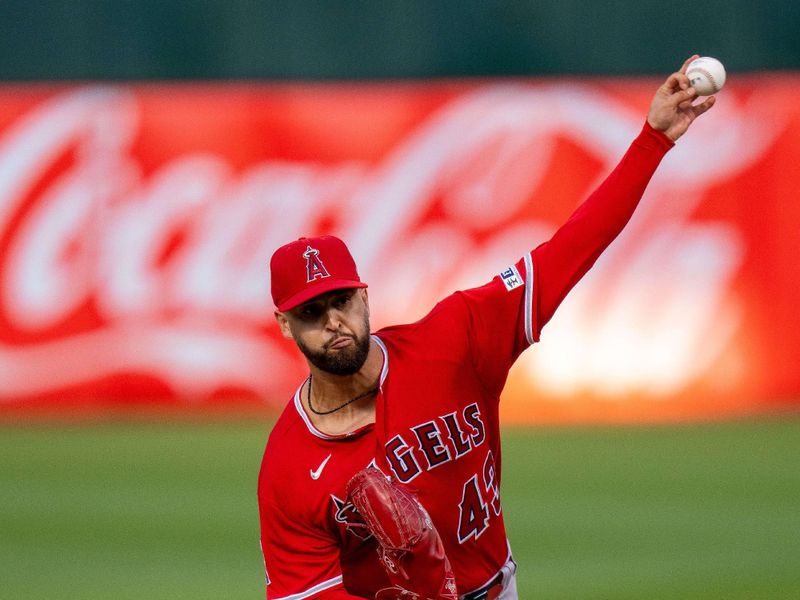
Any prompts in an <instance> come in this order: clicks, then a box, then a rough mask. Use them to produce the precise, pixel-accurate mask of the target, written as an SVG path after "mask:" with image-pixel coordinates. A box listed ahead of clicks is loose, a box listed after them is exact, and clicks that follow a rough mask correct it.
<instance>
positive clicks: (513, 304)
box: [460, 123, 674, 396]
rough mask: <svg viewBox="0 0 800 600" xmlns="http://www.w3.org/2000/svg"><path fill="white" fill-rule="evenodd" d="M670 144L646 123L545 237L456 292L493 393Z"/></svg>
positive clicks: (623, 220)
mask: <svg viewBox="0 0 800 600" xmlns="http://www.w3.org/2000/svg"><path fill="white" fill-rule="evenodd" d="M673 145H674V143H673V142H672V141H671V140H670V139H669V138H667V137H666V136H665V135H664V134H663V133H660V132H658V131H656V130H654V129H653V128H652V127H650V125H649V124H647V123H645V125H644V127H643V128H642V131H641V133H640V134H639V135H638V137H637V138H636V139H635V140H634V141H633V143H632V144H631V146H630V147H629V148H628V150H627V152H626V153H625V155H624V156H623V157H622V159H621V160H620V162H619V164H618V165H617V166H616V168H615V169H614V170H613V171H612V172H611V174H610V175H609V176H608V177H607V178H606V179H605V180H604V181H603V183H601V184H600V186H599V187H598V188H597V189H596V190H595V191H594V192H593V193H592V194H591V195H590V196H589V197H588V198H587V199H586V200H585V201H584V202H583V203H582V204H581V205H580V206H579V207H578V208H577V209H576V210H575V212H574V213H573V214H572V215H571V216H570V218H569V219H568V220H567V221H566V222H565V223H564V224H563V225H562V226H561V227H559V229H558V230H557V231H556V233H555V234H554V235H553V237H552V238H551V239H550V240H549V241H547V242H545V243H543V244H541V245H540V246H538V247H537V248H536V249H535V250H534V251H533V252H531V253H528V254H526V255H525V256H524V257H523V258H522V259H520V260H519V261H518V262H517V263H516V264H514V265H511V266H510V267H508V268H507V269H506V270H505V271H503V272H502V273H501V274H500V275H498V276H496V277H495V278H494V279H493V280H492V281H491V282H490V283H488V284H486V285H484V286H482V287H479V288H474V289H471V290H466V291H464V292H460V296H461V298H462V299H463V300H464V302H465V303H466V309H467V314H468V323H469V338H470V342H469V344H470V350H471V354H472V359H473V363H474V366H475V370H476V372H477V374H478V376H479V377H480V379H481V380H482V381H483V382H484V385H486V387H487V389H488V390H490V391H491V392H492V393H494V394H496V395H498V396H499V394H500V391H501V390H502V388H503V386H504V385H505V380H506V377H507V375H508V370H509V369H510V368H511V365H512V364H513V362H514V361H515V360H516V358H517V357H518V356H519V355H520V353H521V352H522V351H523V350H525V348H527V347H528V346H530V345H531V344H533V343H534V342H537V341H538V340H539V336H540V334H541V330H542V328H543V327H544V325H545V324H546V323H547V322H548V321H549V320H550V318H551V317H552V316H553V314H554V313H555V311H556V308H558V306H559V304H561V302H562V301H563V299H564V297H565V296H566V295H567V293H568V292H569V291H570V290H571V289H572V288H573V287H574V286H575V285H576V284H577V283H578V281H580V280H581V278H582V277H583V276H584V275H585V274H586V273H587V271H588V270H589V269H590V268H591V267H592V265H594V263H595V261H596V260H597V259H598V258H599V257H600V255H601V254H602V252H603V251H604V250H605V249H606V248H607V247H608V246H609V244H611V242H612V241H614V239H615V238H616V237H617V236H618V235H619V233H620V232H621V231H622V229H623V228H624V227H625V225H626V224H627V223H628V221H629V220H630V218H631V216H632V215H633V212H634V210H635V209H636V206H637V205H638V203H639V200H640V199H641V197H642V195H643V194H644V191H645V188H646V187H647V184H648V182H649V181H650V179H651V177H652V176H653V173H654V172H655V170H656V168H657V167H658V165H659V163H660V162H661V159H662V158H663V157H664V155H665V154H666V152H667V151H668V150H669V149H670V148H671V147H672V146H673Z"/></svg>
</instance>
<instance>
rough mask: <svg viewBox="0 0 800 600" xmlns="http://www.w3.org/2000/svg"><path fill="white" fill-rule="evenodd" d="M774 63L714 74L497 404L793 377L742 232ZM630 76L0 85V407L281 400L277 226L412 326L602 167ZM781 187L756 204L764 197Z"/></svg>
mask: <svg viewBox="0 0 800 600" xmlns="http://www.w3.org/2000/svg"><path fill="white" fill-rule="evenodd" d="M790 84H791V81H786V80H780V81H775V82H773V83H772V86H771V87H770V86H769V85H766V86H765V85H764V83H763V82H762V83H761V85H760V88H759V93H758V96H757V100H756V96H755V95H754V94H753V93H752V91H751V89H750V87H748V86H747V85H742V86H741V87H740V88H736V87H735V86H731V87H732V89H730V90H727V89H726V91H725V95H724V96H721V98H720V102H719V103H718V105H717V107H715V109H714V111H713V112H712V113H710V114H709V115H708V116H707V118H704V119H702V120H700V121H698V122H697V123H696V124H695V126H694V127H693V129H692V131H690V133H689V134H688V135H687V136H686V137H685V138H684V139H682V140H681V141H680V143H679V145H678V146H677V147H676V148H675V149H674V150H672V151H671V152H670V154H669V155H668V157H667V159H666V160H665V161H664V163H663V164H662V166H661V167H660V169H659V171H658V173H657V175H656V177H655V178H654V180H653V181H652V183H651V186H650V187H649V188H648V192H647V194H646V197H645V201H644V202H643V204H642V206H641V207H640V210H639V212H638V213H637V215H636V216H635V218H634V220H633V221H632V222H631V224H630V226H629V227H628V229H627V230H626V232H625V233H624V234H623V236H622V237H621V238H620V239H619V240H618V241H617V242H616V243H615V244H614V245H613V246H612V248H611V249H610V250H609V252H608V253H607V254H606V255H605V256H604V257H603V258H602V259H601V261H600V262H599V263H598V265H597V266H596V268H595V269H594V270H593V272H592V273H591V274H590V276H589V277H587V279H586V280H585V281H583V282H582V283H581V284H580V285H579V286H578V288H576V290H575V291H574V292H573V294H572V295H571V296H570V297H569V298H568V300H567V301H566V302H565V304H564V306H562V308H561V309H560V310H559V312H558V313H557V315H556V317H555V318H554V319H553V321H552V322H551V324H550V325H548V327H547V328H546V329H545V332H544V335H543V341H542V343H541V344H539V345H538V346H537V347H536V348H535V349H533V350H530V351H528V352H527V353H526V354H525V355H524V356H523V359H522V360H521V361H520V364H519V366H518V368H517V369H516V370H515V372H514V375H513V376H512V379H511V381H510V385H509V389H508V393H507V398H506V399H505V403H506V405H507V407H508V410H509V411H510V412H511V413H512V416H517V417H519V418H522V419H525V418H527V417H526V415H528V416H531V415H532V416H533V418H537V417H536V415H537V414H538V415H539V416H540V417H541V416H543V418H553V419H558V418H561V417H560V416H559V415H566V414H579V415H583V414H584V413H585V414H586V415H591V414H595V413H597V411H598V408H597V407H606V408H607V407H608V406H609V402H611V403H614V406H617V407H618V406H619V403H620V402H623V401H624V403H625V405H626V406H629V407H634V408H631V409H626V410H628V412H629V413H630V414H631V415H639V414H640V413H641V415H644V416H645V417H646V415H647V414H650V413H652V414H657V413H659V411H662V412H663V411H664V410H666V411H667V412H670V411H672V412H674V413H675V414H679V413H680V414H682V412H681V411H683V412H685V410H684V409H685V405H686V401H687V399H688V398H689V397H690V396H691V398H693V399H694V401H695V402H699V405H700V406H701V407H703V406H705V407H706V411H712V410H716V408H712V407H716V406H717V404H718V401H719V399H724V400H725V402H726V403H727V405H728V406H738V407H741V406H744V405H747V406H750V405H752V404H753V403H754V402H755V401H756V399H763V398H765V397H768V396H769V394H771V393H772V394H780V393H782V391H783V390H784V388H785V389H791V388H792V386H795V388H794V389H795V391H800V377H797V376H795V377H794V379H793V378H792V375H791V374H790V373H789V372H788V371H787V372H784V371H782V370H781V369H782V367H781V365H780V360H778V361H777V364H772V365H770V364H769V363H776V361H774V360H770V359H768V354H769V348H770V347H771V340H770V335H771V333H770V328H769V323H767V326H766V327H765V326H764V322H765V321H767V322H770V319H773V318H778V317H780V316H781V313H780V310H781V309H782V306H783V305H782V304H781V302H780V301H776V300H775V297H774V293H773V291H772V290H768V289H763V286H762V287H759V286H761V284H762V283H763V282H762V281H761V280H760V279H759V277H758V275H757V272H756V269H757V268H758V265H760V266H761V267H762V268H763V266H764V264H765V261H766V262H767V263H769V265H770V268H771V269H772V272H773V275H774V278H775V280H776V281H778V282H780V286H781V287H780V288H779V293H780V294H781V295H782V296H786V297H787V298H789V297H792V298H793V300H794V301H797V300H800V298H798V297H797V296H796V295H794V296H793V294H796V292H797V287H796V285H795V287H794V288H792V287H791V286H792V284H791V280H792V278H791V277H790V276H789V270H790V267H789V266H788V265H787V264H786V263H785V261H786V260H787V257H784V256H783V255H782V254H781V252H782V248H783V247H782V245H781V243H780V242H778V243H776V244H774V245H773V246H774V247H773V248H772V254H768V253H764V252H763V250H760V249H757V242H758V240H759V238H760V236H761V235H762V233H763V232H762V229H761V228H760V227H758V226H757V225H755V224H754V223H753V219H752V216H753V215H752V212H751V211H750V207H751V206H752V200H751V198H752V191H753V189H754V186H758V188H759V189H760V190H761V191H762V192H763V190H764V188H763V187H761V184H760V182H761V181H762V179H763V181H764V182H770V184H769V185H770V187H769V190H776V184H775V182H774V177H775V175H776V172H777V171H776V169H775V166H774V163H776V162H780V161H782V160H786V161H787V163H789V164H791V163H792V161H795V162H796V161H797V160H798V159H800V156H798V155H797V153H798V152H800V150H799V149H798V148H797V145H796V144H794V145H792V144H791V143H789V142H787V135H788V134H787V132H789V133H791V132H792V131H794V133H795V137H796V134H797V130H798V122H797V109H796V108H794V107H795V106H796V105H797V103H791V102H788V101H787V100H786V91H787V89H788V87H789V86H790ZM654 86H655V82H651V81H635V82H627V83H626V82H602V81H598V82H592V84H586V83H580V82H562V81H533V82H522V83H506V82H489V83H481V84H479V83H457V84H456V83H439V84H435V83H429V84H425V85H421V84H410V83H409V84H402V85H401V84H382V85H377V84H375V85H285V86H274V85H273V86H269V85H250V86H243V85H228V86H224V85H218V86H211V85H202V86H199V85H161V86H149V85H140V86H132V87H129V86H110V87H106V86H100V87H74V88H73V87H58V88H47V87H36V86H29V87H8V88H6V89H0V100H2V106H3V109H2V115H0V126H1V127H2V130H0V365H1V366H0V397H1V398H2V401H3V405H6V406H16V407H19V406H20V405H25V403H30V402H35V403H42V402H45V403H47V402H49V403H52V404H53V405H56V406H57V405H58V404H57V403H58V402H60V401H63V400H64V398H67V397H87V396H89V397H92V398H94V400H95V401H98V402H100V403H107V404H109V405H114V404H118V403H120V402H127V401H130V400H131V399H132V397H134V396H135V397H137V398H141V397H146V398H148V400H149V401H150V402H161V401H165V402H173V403H174V402H175V401H176V400H177V401H178V402H186V403H196V402H198V401H200V402H208V401H209V399H211V401H213V402H217V403H221V402H224V401H225V399H226V398H231V397H234V396H235V397H248V398H251V399H254V401H256V402H261V403H266V404H272V405H281V404H283V403H284V402H285V401H286V399H287V398H288V396H289V394H291V393H292V391H293V390H294V386H295V385H296V384H297V383H299V381H300V378H301V377H302V374H303V362H302V360H301V359H300V357H299V354H298V353H297V351H296V350H295V349H294V348H293V346H292V345H291V343H289V342H287V341H286V340H283V339H282V338H281V337H280V335H279V334H278V332H277V328H276V327H275V326H274V318H273V314H272V312H273V306H272V303H271V300H270V295H269V284H268V281H269V279H268V272H267V264H268V261H269V257H270V255H271V253H272V251H273V250H274V249H275V248H276V247H278V246H279V245H281V244H283V243H285V242H286V241H289V240H291V239H294V238H296V237H299V236H301V235H309V234H316V233H323V232H330V233H335V234H337V235H339V236H341V237H342V238H344V239H345V240H346V241H347V242H348V244H349V246H350V247H351V250H352V251H353V254H354V255H355V257H356V259H357V261H358V263H359V269H360V272H361V274H362V277H364V278H365V280H366V281H368V282H369V284H370V302H371V305H372V309H373V325H374V326H375V327H376V328H377V327H380V326H382V325H387V324H391V323H396V322H403V321H408V320H412V319H416V318H418V317H420V316H421V315H422V314H424V313H425V312H426V311H427V310H428V309H429V308H430V307H431V306H433V304H434V303H435V302H436V301H437V300H438V299H440V298H441V297H442V296H444V295H446V294H447V293H449V292H450V291H452V290H455V289H458V288H463V287H466V286H470V285H476V284H480V283H482V282H484V281H486V280H488V279H489V278H491V277H492V276H493V275H494V274H495V273H497V272H499V271H500V270H502V269H503V268H504V267H505V266H507V265H508V264H510V263H512V262H514V261H515V260H516V259H517V258H518V257H519V256H520V255H521V254H522V253H523V252H525V251H527V250H529V249H531V248H533V247H534V246H536V245H537V244H538V243H540V242H541V241H544V240H545V239H546V238H547V236H548V235H549V234H550V233H552V231H553V230H554V229H555V228H556V227H557V226H558V224H559V223H560V222H561V221H563V220H564V219H565V218H566V217H567V216H568V215H569V213H570V211H571V210H572V209H573V208H574V207H575V206H576V205H577V204H578V203H579V202H580V201H581V200H582V199H583V198H584V197H585V196H586V195H587V194H588V193H589V192H590V191H591V189H592V188H593V187H594V186H595V185H596V184H597V183H598V182H599V181H600V179H601V178H602V177H603V176H604V175H605V174H606V173H607V172H608V171H610V170H611V168H613V166H614V165H615V164H616V162H617V160H618V159H619V157H620V156H621V155H622V153H623V152H624V151H625V149H626V147H627V145H628V144H629V143H630V141H631V140H632V139H633V138H634V137H635V135H636V134H637V132H638V130H639V129H640V127H641V125H642V123H643V120H644V114H645V112H646V108H647V104H648V100H649V95H650V91H651V89H654ZM752 88H753V89H755V86H754V85H753V86H752ZM795 95H797V94H795ZM751 97H752V98H753V99H752V100H751ZM797 99H800V98H796V100H797ZM765 105H768V106H769V111H768V113H769V118H767V119H764V118H763V116H761V117H760V118H756V116H757V115H763V114H764V113H763V111H764V106H765ZM792 153H794V154H792ZM779 186H780V183H779V184H778V187H779ZM776 191H777V190H776ZM783 202H785V198H783V197H781V196H780V194H778V193H774V194H771V193H769V192H767V193H762V195H761V197H760V198H759V205H760V206H762V207H763V206H767V207H771V206H773V205H775V206H778V207H779V208H776V209H773V212H775V211H780V210H787V209H784V208H781V207H782V203H783ZM762 214H763V213H762ZM762 218H765V217H762ZM772 231H773V233H775V231H774V229H773V230H772ZM756 258H757V260H758V264H754V260H755V259H756ZM751 271H752V272H751ZM784 271H785V274H784ZM787 309H788V304H787ZM754 323H757V324H758V326H759V329H758V331H756V332H753V331H752V330H751V328H752V326H753V324H754ZM775 331H776V332H777V331H779V329H776V330H775ZM782 335H783V336H785V335H786V332H785V331H783V332H782ZM792 335H794V338H792V339H793V340H794V342H797V339H798V336H797V330H796V328H795V330H794V333H792V332H789V336H790V338H791V336H792ZM770 369H772V371H770ZM531 396H533V397H534V400H531ZM698 398H699V400H698ZM703 398H706V400H707V401H705V403H704V401H703ZM134 399H135V398H134ZM68 405H69V404H68V403H67V404H65V406H68ZM0 406H2V405H0ZM580 407H584V408H586V407H590V408H586V410H585V411H584V412H581V411H580V410H578V408H580ZM637 407H638V408H637ZM664 407H667V408H666V409H665V408H664ZM681 407H683V408H681ZM576 410H577V411H578V412H577V413H576ZM648 411H649V412H648ZM618 412H619V411H618ZM701 412H702V411H701ZM619 414H620V415H621V416H622V417H623V418H624V416H625V414H627V413H625V411H621V412H619ZM659 414H660V413H659ZM578 418H582V417H581V416H579V417H578ZM637 418H638V417H637Z"/></svg>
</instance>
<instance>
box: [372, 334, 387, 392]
mask: <svg viewBox="0 0 800 600" xmlns="http://www.w3.org/2000/svg"><path fill="white" fill-rule="evenodd" d="M372 339H373V340H375V342H376V343H377V344H378V346H380V347H381V352H383V368H382V369H381V381H380V386H381V387H383V382H384V381H386V376H387V375H388V374H389V351H388V350H387V349H386V346H384V344H383V340H382V339H381V338H379V337H378V336H377V335H373V336H372Z"/></svg>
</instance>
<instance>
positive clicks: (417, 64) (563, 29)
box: [0, 0, 800, 81]
mask: <svg viewBox="0 0 800 600" xmlns="http://www.w3.org/2000/svg"><path fill="white" fill-rule="evenodd" d="M0 23H2V25H0V78H2V79H4V80H7V81H8V80H53V79H58V80H64V79H67V80H73V79H80V80H85V79H90V80H108V79H111V80H130V79H384V78H395V77H403V78H405V77H413V78H428V77H445V76H482V75H535V74H561V73H564V74H643V73H659V74H660V73H665V72H668V71H670V70H672V69H673V68H675V67H676V66H677V64H679V62H680V60H681V59H682V58H684V57H685V56H686V55H687V54H689V53H692V52H697V53H699V54H706V55H711V56H716V57H718V58H720V59H722V60H723V62H725V64H726V66H727V67H728V70H729V71H758V70H781V69H800V2H798V0H793V1H771V2H758V1H753V0H749V1H748V0H727V1H724V0H704V1H694V2H690V1H686V0H672V1H670V2H664V1H662V2H655V1H651V0H644V1H641V2H634V1H630V0H628V1H623V0H611V1H608V2H589V1H579V0H561V1H557V2H556V1H552V0H550V1H541V2H536V1H532V0H531V1H526V2H522V1H518V2H499V1H495V2H493V1H488V0H487V1H483V2H478V1H461V2H455V1H436V0H427V1H423V0H407V1H405V2H399V1H397V2H381V1H373V2H363V1H351V2H343V1H341V2H335V1H329V2H324V1H322V0H320V1H318V2H308V1H298V2H267V1H255V0H250V1H248V0H218V1H213V2H212V1H200V0H194V1H189V0H185V1H177V0H171V1H170V0H166V1H159V0H137V1H132V0H119V1H111V0H105V1H101V0H94V1H89V0H83V1H81V0H76V1H74V2H64V1H54V0H51V1H48V0H2V2H0Z"/></svg>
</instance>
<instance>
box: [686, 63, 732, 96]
mask: <svg viewBox="0 0 800 600" xmlns="http://www.w3.org/2000/svg"><path fill="white" fill-rule="evenodd" d="M686 76H687V77H688V78H689V83H690V84H691V86H692V87H693V88H694V89H695V91H696V92H697V94H698V95H699V96H710V95H711V94H716V93H717V92H718V91H720V90H721V89H722V86H723V85H725V67H724V66H722V63H721V62H719V61H718V60H717V59H716V58H711V57H710V56H703V57H701V58H696V59H694V60H693V61H692V62H690V63H689V67H688V68H687V69H686Z"/></svg>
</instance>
